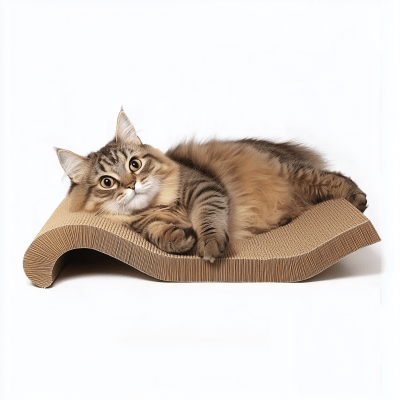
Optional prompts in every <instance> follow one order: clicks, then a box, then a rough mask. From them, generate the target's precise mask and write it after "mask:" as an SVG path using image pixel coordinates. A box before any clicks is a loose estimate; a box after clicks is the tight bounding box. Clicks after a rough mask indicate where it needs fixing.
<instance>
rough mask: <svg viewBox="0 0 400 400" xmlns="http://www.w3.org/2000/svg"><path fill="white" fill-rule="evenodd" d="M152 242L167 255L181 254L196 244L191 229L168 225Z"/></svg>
mask: <svg viewBox="0 0 400 400" xmlns="http://www.w3.org/2000/svg"><path fill="white" fill-rule="evenodd" d="M153 242H154V244H155V245H156V246H157V247H159V248H160V249H161V250H164V251H165V252H167V253H177V254H182V253H186V252H187V251H189V250H190V249H191V248H192V247H193V245H194V244H195V242H196V234H195V232H194V230H193V229H192V228H185V227H179V226H176V225H173V224H169V226H168V227H167V229H166V230H165V232H164V234H163V235H162V236H161V237H160V236H158V237H156V238H154V240H153Z"/></svg>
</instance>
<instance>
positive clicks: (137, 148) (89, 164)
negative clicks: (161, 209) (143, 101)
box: [56, 109, 179, 215]
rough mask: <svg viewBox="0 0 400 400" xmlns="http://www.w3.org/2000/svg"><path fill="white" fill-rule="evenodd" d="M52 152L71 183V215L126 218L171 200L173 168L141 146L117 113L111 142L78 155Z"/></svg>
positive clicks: (175, 182)
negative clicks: (89, 213)
mask: <svg viewBox="0 0 400 400" xmlns="http://www.w3.org/2000/svg"><path fill="white" fill-rule="evenodd" d="M56 150H57V155H58V159H59V161H60V164H61V166H62V167H63V169H64V171H65V173H66V174H67V176H68V177H69V178H70V180H71V187H70V191H69V197H70V204H71V209H72V210H73V211H80V210H82V211H88V212H95V213H97V214H112V215H115V214H118V215H130V214H132V213H133V212H135V211H138V210H141V209H144V208H146V207H148V206H154V205H161V204H163V205H166V204H169V203H171V202H172V201H173V200H174V199H175V196H176V190H177V185H178V179H179V178H178V166H177V165H176V164H175V163H174V162H173V161H172V160H171V159H169V158H168V157H167V156H165V155H164V154H163V153H162V152H160V151H159V150H157V149H155V148H153V147H151V146H149V145H146V144H142V142H141V141H140V139H139V137H138V136H137V134H136V131H135V128H134V127H133V125H132V123H131V122H130V121H129V119H128V117H127V116H126V114H125V112H124V111H123V110H122V109H121V112H120V113H119V115H118V122H117V130H116V134H115V137H114V139H113V140H111V141H110V142H109V143H108V144H107V145H105V146H104V147H103V148H101V149H100V150H99V151H97V152H93V153H90V154H89V155H88V156H87V157H82V156H80V155H78V154H75V153H72V152H71V151H68V150H63V149H56Z"/></svg>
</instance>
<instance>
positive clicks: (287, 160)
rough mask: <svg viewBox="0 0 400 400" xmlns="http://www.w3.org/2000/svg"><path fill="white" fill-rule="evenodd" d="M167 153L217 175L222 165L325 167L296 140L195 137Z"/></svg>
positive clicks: (192, 166) (241, 166)
mask: <svg viewBox="0 0 400 400" xmlns="http://www.w3.org/2000/svg"><path fill="white" fill-rule="evenodd" d="M166 155H167V156H168V157H170V158H172V159H173V160H174V161H176V162H178V163H180V164H183V165H185V166H187V167H189V168H194V169H197V170H199V171H201V172H203V173H206V174H208V175H212V176H215V175H217V176H218V175H220V174H223V173H224V171H222V170H221V168H228V169H229V170H230V171H231V170H232V169H233V170H235V171H236V172H237V171H238V169H240V168H241V169H243V170H244V172H246V170H247V168H246V166H247V167H248V166H249V165H252V166H257V167H258V168H263V167H264V166H265V165H266V164H268V163H269V164H274V163H276V162H278V163H280V164H286V165H290V164H292V165H293V164H296V165H299V166H306V167H311V168H315V169H323V168H324V164H325V163H324V160H323V159H322V157H321V156H320V155H319V154H318V153H317V152H316V151H314V150H312V149H310V148H309V147H306V146H304V145H300V144H298V143H295V142H291V141H289V142H281V143H278V142H273V141H268V140H261V139H252V138H246V139H241V140H236V141H228V140H227V141H224V140H215V139H214V140H210V141H206V142H203V143H199V142H196V141H194V140H192V141H189V142H183V143H180V144H178V145H177V146H176V147H174V148H171V149H170V150H168V152H167V153H166Z"/></svg>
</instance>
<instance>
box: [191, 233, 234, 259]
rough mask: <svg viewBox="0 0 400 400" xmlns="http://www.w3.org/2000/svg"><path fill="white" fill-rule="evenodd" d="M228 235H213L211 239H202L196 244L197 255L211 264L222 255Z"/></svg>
mask: <svg viewBox="0 0 400 400" xmlns="http://www.w3.org/2000/svg"><path fill="white" fill-rule="evenodd" d="M228 241H229V238H228V235H226V234H225V235H223V234H221V235H213V236H212V237H202V238H200V239H199V241H198V244H197V254H198V255H199V256H200V257H202V258H203V259H204V260H206V261H209V262H211V263H213V262H214V261H215V259H216V258H220V257H222V256H223V255H224V251H225V248H226V246H227V244H228Z"/></svg>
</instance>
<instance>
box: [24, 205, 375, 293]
mask: <svg viewBox="0 0 400 400" xmlns="http://www.w3.org/2000/svg"><path fill="white" fill-rule="evenodd" d="M68 209H69V207H68V198H66V199H65V200H64V201H63V202H62V203H61V204H60V205H59V207H58V208H57V209H56V211H55V212H54V214H53V215H52V216H51V217H50V219H49V220H48V221H47V223H46V224H45V226H44V227H43V228H42V230H41V231H40V232H39V234H38V235H37V236H36V238H35V240H34V241H33V242H32V244H31V245H30V246H29V248H28V250H27V251H26V253H25V257H24V270H25V273H26V275H27V276H28V278H29V279H30V280H31V281H32V282H33V283H34V284H35V285H36V286H39V287H48V286H50V285H51V284H52V283H53V282H54V280H55V279H56V277H57V275H58V274H59V273H60V271H61V269H62V268H63V266H64V265H65V264H66V262H67V259H68V257H67V255H68V254H70V252H71V250H74V249H81V248H88V249H94V250H97V251H99V252H101V253H105V254H108V255H110V256H112V257H114V258H116V259H118V260H120V261H123V262H124V263H126V264H129V265H130V266H132V267H134V268H137V269H138V270H139V271H142V272H144V273H145V274H147V275H150V276H152V277H154V278H157V279H161V280H164V281H179V282H199V281H207V282H211V281H213V282H296V281H302V280H305V279H308V278H311V277H312V276H314V275H317V274H319V273H320V272H322V271H323V270H324V269H326V268H328V267H329V266H331V265H332V264H334V263H336V262H337V261H339V260H340V259H342V258H343V257H345V256H346V255H348V254H350V253H352V252H354V251H356V250H358V249H360V248H362V247H365V246H368V245H371V244H373V243H376V242H378V241H380V238H379V236H378V234H377V232H376V231H375V229H374V227H373V225H372V223H371V222H370V221H369V220H368V218H367V217H365V216H364V215H363V214H362V213H361V212H359V211H358V210H357V209H356V208H355V207H354V206H352V205H351V204H350V203H349V202H347V201H346V200H344V199H339V200H330V201H327V202H324V203H321V204H318V205H317V206H315V207H314V208H313V209H312V210H310V211H307V212H306V213H304V214H303V215H301V216H300V217H299V218H297V219H296V220H294V221H292V222H291V223H290V224H288V225H285V226H282V227H280V228H278V229H275V230H273V231H270V232H267V233H263V234H261V235H257V236H254V237H253V238H251V239H246V240H243V241H241V242H239V243H236V244H235V245H232V246H230V247H228V249H227V251H226V252H225V255H224V258H222V259H218V260H216V261H215V262H214V263H213V264H210V263H209V262H206V261H204V260H203V259H201V258H199V257H195V256H188V255H185V256H181V255H175V254H168V253H165V252H163V251H161V250H160V249H158V248H157V247H155V246H154V245H152V244H151V243H149V242H148V241H146V240H145V239H143V238H142V237H141V236H140V235H138V234H137V233H135V232H133V231H132V230H130V229H129V228H127V227H125V226H123V225H118V224H115V223H112V222H111V221H109V220H108V219H106V218H102V217H96V216H94V215H92V214H88V213H71V212H69V211H68Z"/></svg>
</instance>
